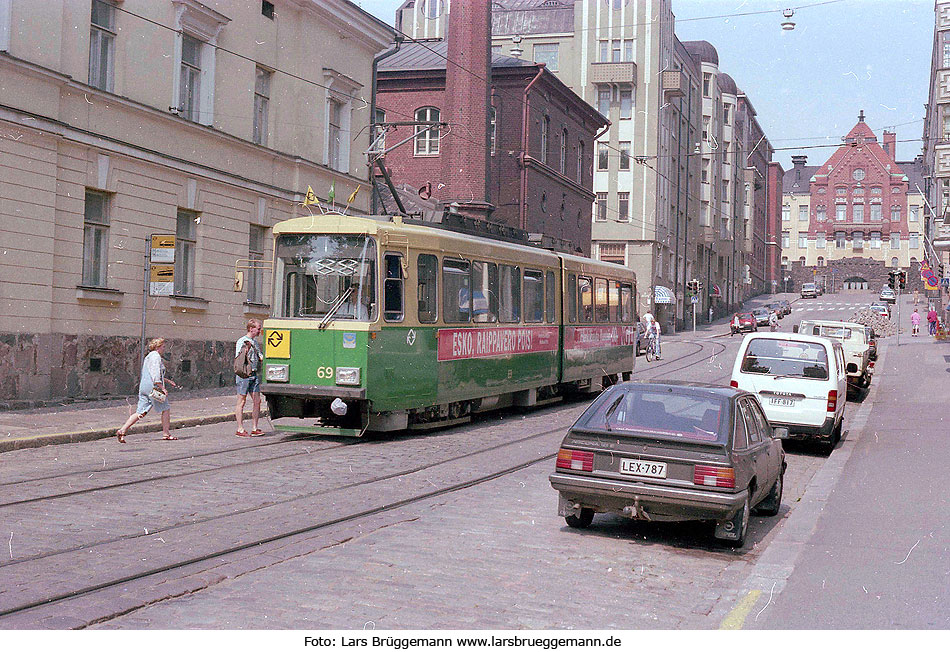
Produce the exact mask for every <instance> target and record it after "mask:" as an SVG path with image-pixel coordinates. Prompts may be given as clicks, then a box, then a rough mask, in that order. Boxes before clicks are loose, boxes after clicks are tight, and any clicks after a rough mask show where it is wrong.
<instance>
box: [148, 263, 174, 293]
mask: <svg viewBox="0 0 950 652" xmlns="http://www.w3.org/2000/svg"><path fill="white" fill-rule="evenodd" d="M174 292H175V266H174V265H151V266H150V267H149V270H148V293H149V294H150V295H152V296H153V297H168V296H171V295H172V294H174Z"/></svg>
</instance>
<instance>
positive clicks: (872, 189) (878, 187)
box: [871, 186, 881, 196]
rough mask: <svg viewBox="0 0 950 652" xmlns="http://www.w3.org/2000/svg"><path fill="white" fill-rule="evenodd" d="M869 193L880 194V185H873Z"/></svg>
mask: <svg viewBox="0 0 950 652" xmlns="http://www.w3.org/2000/svg"><path fill="white" fill-rule="evenodd" d="M871 194H872V195H876V196H880V194H881V187H880V186H874V187H873V188H871Z"/></svg>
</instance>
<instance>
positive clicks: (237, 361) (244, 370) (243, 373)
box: [234, 342, 257, 378]
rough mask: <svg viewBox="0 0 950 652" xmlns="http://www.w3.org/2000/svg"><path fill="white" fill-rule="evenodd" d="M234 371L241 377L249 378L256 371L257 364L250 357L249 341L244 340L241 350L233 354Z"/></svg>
mask: <svg viewBox="0 0 950 652" xmlns="http://www.w3.org/2000/svg"><path fill="white" fill-rule="evenodd" d="M234 373H236V374H237V375H238V376H240V377H241V378H250V377H251V376H253V375H254V374H255V373H257V365H256V364H255V363H254V361H253V358H252V357H251V343H250V342H245V343H244V346H243V347H242V348H241V352H240V353H238V354H237V355H236V356H234Z"/></svg>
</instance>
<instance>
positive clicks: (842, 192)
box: [835, 186, 848, 197]
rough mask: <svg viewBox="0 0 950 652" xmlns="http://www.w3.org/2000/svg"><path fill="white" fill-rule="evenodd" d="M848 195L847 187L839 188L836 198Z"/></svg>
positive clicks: (836, 190)
mask: <svg viewBox="0 0 950 652" xmlns="http://www.w3.org/2000/svg"><path fill="white" fill-rule="evenodd" d="M847 194H848V189H847V188H845V187H843V186H841V187H838V188H835V195H836V196H838V197H845V196H847Z"/></svg>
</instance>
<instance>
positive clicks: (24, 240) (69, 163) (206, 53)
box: [0, 0, 393, 402]
mask: <svg viewBox="0 0 950 652" xmlns="http://www.w3.org/2000/svg"><path fill="white" fill-rule="evenodd" d="M392 38H393V34H392V32H391V29H390V28H388V27H387V26H386V25H385V24H384V23H382V22H380V21H378V20H377V19H375V18H373V17H372V16H370V15H369V14H367V13H366V12H364V11H362V10H361V9H359V8H358V7H357V6H356V5H355V4H353V3H352V2H349V1H348V0H321V1H319V2H317V1H311V2H296V1H290V0H274V1H273V2H266V1H260V2H257V1H255V2H216V3H213V4H212V3H208V4H203V3H201V2H197V1H196V0H161V1H152V0H124V1H122V2H114V1H111V0H57V1H51V2H44V3H41V4H40V5H36V4H34V3H28V2H24V1H19V0H5V1H0V78H2V79H3V86H4V93H3V95H2V97H0V133H2V134H3V137H2V138H0V161H2V162H0V231H2V232H3V237H4V240H5V243H6V245H5V255H4V256H2V257H0V276H2V278H3V283H2V284H0V299H2V301H0V361H2V362H0V402H16V401H37V400H44V399H50V398H54V397H70V396H75V397H91V396H102V395H110V394H112V395H115V394H119V395H122V394H128V393H131V392H133V391H134V388H135V386H136V383H137V379H138V375H139V369H140V364H141V359H140V357H139V356H140V350H141V349H140V347H141V339H142V331H143V330H144V331H145V335H146V336H147V337H149V338H151V337H157V336H162V337H166V338H168V340H169V346H168V349H167V350H168V354H169V358H170V360H169V361H168V362H169V364H168V368H169V375H170V376H171V377H172V378H174V379H175V380H176V381H177V382H179V384H180V385H182V386H184V387H186V388H187V387H208V386H217V385H227V384H230V383H231V382H233V374H232V373H231V372H230V367H231V359H232V358H233V343H232V341H233V340H234V339H236V338H237V337H238V336H239V335H241V334H242V333H243V332H244V324H245V322H246V320H247V319H248V318H251V317H255V318H261V317H265V316H266V315H267V314H268V313H269V310H270V306H269V302H270V278H269V273H268V272H267V271H266V270H264V269H262V268H263V267H266V266H267V264H268V263H267V260H268V259H269V258H270V255H269V253H268V252H269V251H270V249H271V241H272V236H271V227H272V226H273V224H274V223H276V222H277V221H280V220H283V219H286V218H290V217H295V216H297V215H299V214H301V212H302V211H305V210H306V209H305V208H303V207H301V206H300V202H301V201H302V199H303V195H304V193H305V191H306V189H307V186H312V187H313V189H314V190H315V191H316V193H317V194H318V195H319V196H320V197H322V198H323V199H324V200H327V199H328V192H329V190H330V189H331V188H333V189H334V191H335V194H336V197H346V196H348V195H349V194H350V193H351V192H352V191H354V190H356V189H357V188H358V187H359V186H364V187H365V186H366V185H367V179H368V170H367V167H366V162H365V157H364V156H363V151H364V150H365V149H366V148H368V147H369V142H370V141H369V133H368V131H369V130H368V126H369V118H368V111H365V110H362V109H363V107H364V100H363V98H364V97H365V98H369V93H370V88H371V71H372V62H373V58H374V56H375V55H377V54H378V53H380V52H381V51H384V50H386V49H387V48H388V47H389V44H390V43H391V42H392ZM369 194H370V193H369V192H363V193H359V194H358V196H357V198H356V201H355V202H354V205H353V207H352V210H357V211H365V210H367V209H368V206H369ZM154 234H167V235H175V236H176V246H175V257H174V262H173V266H174V281H173V284H172V285H173V287H170V286H169V287H168V288H167V290H168V292H167V295H164V294H163V295H162V296H147V295H146V294H145V290H146V289H147V288H148V287H149V285H150V283H146V279H145V277H144V274H145V258H146V251H147V248H148V247H149V246H150V244H151V240H150V236H152V235H154ZM249 261H256V262H254V263H249ZM249 264H250V265H253V266H254V267H256V268H257V269H248V270H247V277H246V281H247V282H246V283H245V287H244V289H243V291H242V292H240V293H237V292H234V291H233V286H234V277H235V269H236V268H239V267H241V266H247V265H249ZM143 314H144V318H143ZM143 319H144V326H143Z"/></svg>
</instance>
